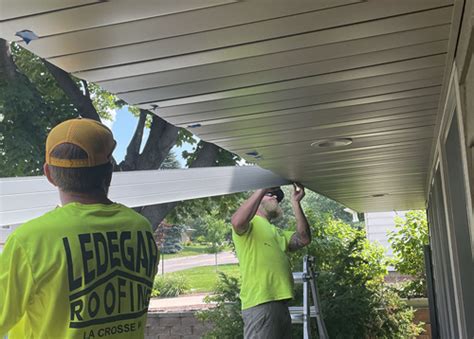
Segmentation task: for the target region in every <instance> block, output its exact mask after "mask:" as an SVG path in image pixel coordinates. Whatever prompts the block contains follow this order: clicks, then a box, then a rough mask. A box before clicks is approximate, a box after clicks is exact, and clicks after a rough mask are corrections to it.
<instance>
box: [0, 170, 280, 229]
mask: <svg viewBox="0 0 474 339" xmlns="http://www.w3.org/2000/svg"><path fill="white" fill-rule="evenodd" d="M287 183H288V181H287V180H285V179H283V178H281V177H278V176H277V175H275V174H273V173H272V172H270V171H268V170H264V169H261V168H259V167H257V166H246V167H207V168H194V169H184V170H158V171H132V172H115V173H114V175H113V177H112V183H111V186H110V194H109V195H110V199H111V200H113V201H116V202H119V203H122V204H124V205H127V206H129V207H136V206H147V205H154V204H161V203H166V202H172V201H181V200H188V199H196V198H202V197H208V196H216V195H224V194H230V193H236V192H242V191H247V190H252V189H256V188H260V187H274V186H280V185H285V184H287ZM0 191H1V192H2V195H1V196H0V226H2V225H14V224H19V223H22V222H25V221H27V220H30V219H32V218H35V217H38V216H40V215H42V214H43V213H45V212H47V211H49V210H51V209H53V208H54V207H55V206H57V205H58V204H59V203H60V202H59V194H58V191H57V189H56V188H55V187H54V186H53V185H51V184H50V183H49V182H48V181H47V179H46V177H21V178H3V179H0Z"/></svg>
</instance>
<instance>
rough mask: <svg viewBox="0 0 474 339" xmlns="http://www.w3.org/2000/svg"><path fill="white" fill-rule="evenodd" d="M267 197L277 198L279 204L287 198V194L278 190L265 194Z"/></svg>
mask: <svg viewBox="0 0 474 339" xmlns="http://www.w3.org/2000/svg"><path fill="white" fill-rule="evenodd" d="M265 195H266V196H267V197H276V199H277V201H278V202H281V201H282V200H283V198H284V197H285V194H284V193H283V191H282V190H281V189H277V190H275V191H271V192H268V193H266V194H265Z"/></svg>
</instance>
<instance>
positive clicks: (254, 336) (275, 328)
mask: <svg viewBox="0 0 474 339" xmlns="http://www.w3.org/2000/svg"><path fill="white" fill-rule="evenodd" d="M242 318H243V319H244V338H245V339H290V338H291V317H290V312H289V310H288V303H287V301H286V300H280V301H270V302H267V303H264V304H260V305H257V306H254V307H251V308H248V309H246V310H243V311H242Z"/></svg>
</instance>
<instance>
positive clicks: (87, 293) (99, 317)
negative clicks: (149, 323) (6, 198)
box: [0, 203, 159, 339]
mask: <svg viewBox="0 0 474 339" xmlns="http://www.w3.org/2000/svg"><path fill="white" fill-rule="evenodd" d="M158 258H159V256H158V251H157V248H156V244H155V241H154V238H153V233H152V228H151V226H150V223H149V222H148V221H147V220H146V219H145V218H144V217H143V216H141V215H140V214H138V213H136V212H135V211H133V210H132V209H130V208H128V207H125V206H123V205H120V204H110V205H104V204H87V205H84V204H79V203H69V204H67V205H65V206H64V207H58V208H56V209H55V210H53V211H51V212H48V213H46V214H45V215H43V216H41V217H39V218H36V219H34V220H31V221H29V222H27V223H25V224H23V225H22V226H20V227H19V228H17V229H16V230H15V231H14V232H13V233H12V234H11V235H10V236H9V238H8V240H7V242H6V245H5V248H4V250H3V252H2V253H1V254H0V337H2V335H5V334H7V332H8V338H9V339H16V338H18V339H26V338H41V339H45V338H61V339H64V338H81V339H85V338H143V337H144V328H145V325H146V315H147V310H148V304H149V300H150V294H151V290H152V287H153V280H154V276H155V274H156V271H157V263H158Z"/></svg>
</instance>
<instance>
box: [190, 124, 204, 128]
mask: <svg viewBox="0 0 474 339" xmlns="http://www.w3.org/2000/svg"><path fill="white" fill-rule="evenodd" d="M201 126H202V125H201V124H199V123H197V124H191V125H188V128H197V127H201Z"/></svg>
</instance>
